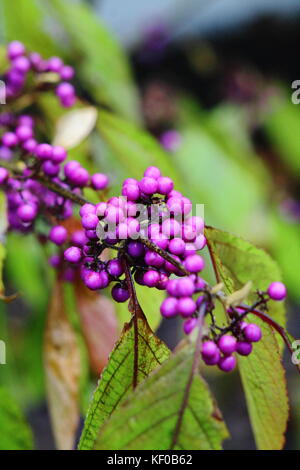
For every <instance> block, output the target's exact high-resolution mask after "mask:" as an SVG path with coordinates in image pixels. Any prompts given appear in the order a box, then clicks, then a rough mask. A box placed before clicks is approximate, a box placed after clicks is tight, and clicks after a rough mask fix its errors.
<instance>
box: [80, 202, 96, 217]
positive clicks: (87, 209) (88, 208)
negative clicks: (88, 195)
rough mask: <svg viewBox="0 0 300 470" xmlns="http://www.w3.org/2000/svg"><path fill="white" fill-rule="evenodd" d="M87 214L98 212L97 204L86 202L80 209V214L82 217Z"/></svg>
mask: <svg viewBox="0 0 300 470" xmlns="http://www.w3.org/2000/svg"><path fill="white" fill-rule="evenodd" d="M87 214H94V215H95V214H96V206H94V204H90V203H88V202H87V203H86V204H83V206H81V207H80V210H79V215H80V217H83V216H84V215H87Z"/></svg>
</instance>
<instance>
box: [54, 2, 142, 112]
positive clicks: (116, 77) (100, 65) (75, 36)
mask: <svg viewBox="0 0 300 470" xmlns="http://www.w3.org/2000/svg"><path fill="white" fill-rule="evenodd" d="M48 4H49V6H50V7H52V8H53V14H54V15H55V16H56V17H57V20H58V21H59V22H60V23H61V24H62V25H63V27H64V28H65V30H66V32H67V35H68V38H69V40H70V44H71V47H72V49H73V52H74V56H75V55H76V66H77V73H78V75H79V76H80V77H81V78H82V79H83V81H84V83H85V84H86V88H87V91H88V92H89V94H90V95H92V96H93V97H94V98H95V99H96V100H97V101H100V102H101V103H105V104H106V105H108V106H111V107H112V108H113V109H114V110H115V111H117V112H119V113H120V114H121V115H123V116H124V117H126V118H128V119H131V120H133V121H138V120H139V112H138V98H137V92H136V90H135V88H134V85H133V83H132V77H131V71H130V68H129V64H128V61H127V58H126V56H125V53H124V52H123V50H122V48H121V46H120V45H119V44H118V42H117V41H116V40H115V38H114V37H113V36H112V35H111V34H110V33H109V32H108V31H107V30H106V28H105V27H104V25H103V24H102V22H101V20H100V19H99V18H96V17H95V14H94V13H93V12H92V11H91V10H90V8H89V7H88V6H87V5H85V4H84V3H83V2H76V3H74V2H70V1H69V0H51V2H48Z"/></svg>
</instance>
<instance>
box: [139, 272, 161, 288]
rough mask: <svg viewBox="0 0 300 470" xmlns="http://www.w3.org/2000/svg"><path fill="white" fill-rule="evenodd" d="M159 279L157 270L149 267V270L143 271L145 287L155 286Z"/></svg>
mask: <svg viewBox="0 0 300 470" xmlns="http://www.w3.org/2000/svg"><path fill="white" fill-rule="evenodd" d="M159 280H160V275H159V273H158V272H157V271H154V270H153V269H150V270H149V271H147V272H145V274H144V277H143V281H144V285H145V286H147V287H155V286H156V285H157V284H158V282H159Z"/></svg>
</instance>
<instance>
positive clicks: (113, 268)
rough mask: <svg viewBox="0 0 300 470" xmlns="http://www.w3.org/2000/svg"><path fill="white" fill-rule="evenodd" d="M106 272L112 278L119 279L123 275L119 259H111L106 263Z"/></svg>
mask: <svg viewBox="0 0 300 470" xmlns="http://www.w3.org/2000/svg"><path fill="white" fill-rule="evenodd" d="M107 271H108V272H109V274H110V275H111V276H113V277H119V276H121V275H122V274H123V273H124V268H123V265H122V262H121V261H120V260H119V259H112V260H110V261H109V262H108V263H107Z"/></svg>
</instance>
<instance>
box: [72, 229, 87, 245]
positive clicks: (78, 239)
mask: <svg viewBox="0 0 300 470" xmlns="http://www.w3.org/2000/svg"><path fill="white" fill-rule="evenodd" d="M71 242H72V243H74V245H79V246H83V245H85V244H86V243H87V242H88V239H87V237H86V236H85V233H84V230H75V232H73V233H72V236H71Z"/></svg>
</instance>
